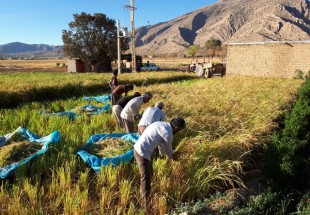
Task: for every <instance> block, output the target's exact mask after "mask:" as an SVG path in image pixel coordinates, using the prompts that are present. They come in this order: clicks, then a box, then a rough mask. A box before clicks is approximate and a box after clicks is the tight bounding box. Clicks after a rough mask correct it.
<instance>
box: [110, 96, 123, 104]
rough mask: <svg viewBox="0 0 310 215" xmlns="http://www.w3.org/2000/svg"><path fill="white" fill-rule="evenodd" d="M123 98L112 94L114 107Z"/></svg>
mask: <svg viewBox="0 0 310 215" xmlns="http://www.w3.org/2000/svg"><path fill="white" fill-rule="evenodd" d="M120 98H121V96H118V95H116V94H114V93H112V94H111V101H112V106H113V105H116V102H117V101H118V100H119V99H120Z"/></svg>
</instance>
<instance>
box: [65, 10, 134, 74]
mask: <svg viewBox="0 0 310 215" xmlns="http://www.w3.org/2000/svg"><path fill="white" fill-rule="evenodd" d="M73 18H74V21H73V22H70V23H69V28H70V30H63V31H62V40H63V43H64V46H63V50H64V54H65V55H66V56H68V57H72V58H80V59H81V60H82V61H84V62H87V63H89V64H90V65H91V69H92V71H98V66H99V65H100V66H102V67H104V68H106V69H107V70H111V61H112V60H114V59H117V27H116V26H115V21H114V20H113V19H109V18H108V17H107V16H106V15H105V14H101V13H95V14H94V15H93V16H92V15H91V14H86V13H84V12H82V13H81V14H73ZM121 43H122V45H121V47H122V50H123V51H124V50H127V49H128V43H127V39H126V38H121Z"/></svg>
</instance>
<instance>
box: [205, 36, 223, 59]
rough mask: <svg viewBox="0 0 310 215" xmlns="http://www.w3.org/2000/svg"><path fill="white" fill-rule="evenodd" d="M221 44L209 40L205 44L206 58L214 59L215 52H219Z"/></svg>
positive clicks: (218, 41) (217, 41)
mask: <svg viewBox="0 0 310 215" xmlns="http://www.w3.org/2000/svg"><path fill="white" fill-rule="evenodd" d="M221 46H222V42H221V41H220V40H217V39H214V38H212V37H211V38H210V39H209V40H208V41H207V42H206V43H205V49H206V54H207V56H208V57H214V56H215V54H216V52H217V51H219V50H221Z"/></svg>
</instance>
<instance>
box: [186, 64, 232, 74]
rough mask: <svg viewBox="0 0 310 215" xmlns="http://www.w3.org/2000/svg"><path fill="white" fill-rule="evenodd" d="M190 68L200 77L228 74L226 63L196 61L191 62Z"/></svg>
mask: <svg viewBox="0 0 310 215" xmlns="http://www.w3.org/2000/svg"><path fill="white" fill-rule="evenodd" d="M189 70H190V71H192V72H195V73H196V75H197V76H199V77H205V78H212V77H213V75H219V76H221V77H223V76H224V75H226V64H225V63H210V62H208V63H196V64H190V65H189Z"/></svg>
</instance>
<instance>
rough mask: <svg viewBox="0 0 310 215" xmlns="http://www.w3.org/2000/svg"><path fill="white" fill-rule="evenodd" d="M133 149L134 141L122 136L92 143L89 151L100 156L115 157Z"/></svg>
mask: <svg viewBox="0 0 310 215" xmlns="http://www.w3.org/2000/svg"><path fill="white" fill-rule="evenodd" d="M130 149H132V143H131V142H130V141H126V140H124V139H122V138H107V139H105V140H101V141H98V142H97V143H95V144H93V145H91V146H90V147H89V148H88V149H87V151H88V152H89V153H91V154H94V155H96V156H98V157H108V158H111V157H115V156H117V155H121V154H124V153H125V152H127V151H129V150H130Z"/></svg>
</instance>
